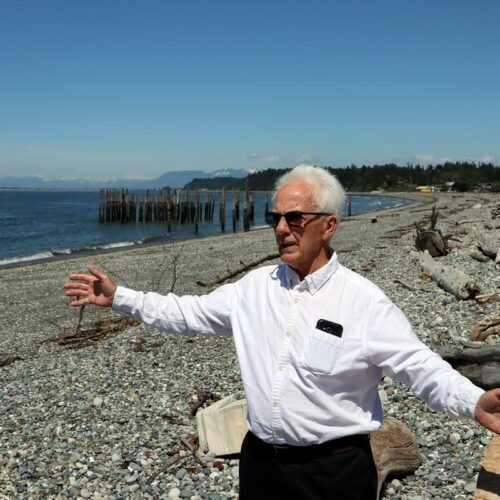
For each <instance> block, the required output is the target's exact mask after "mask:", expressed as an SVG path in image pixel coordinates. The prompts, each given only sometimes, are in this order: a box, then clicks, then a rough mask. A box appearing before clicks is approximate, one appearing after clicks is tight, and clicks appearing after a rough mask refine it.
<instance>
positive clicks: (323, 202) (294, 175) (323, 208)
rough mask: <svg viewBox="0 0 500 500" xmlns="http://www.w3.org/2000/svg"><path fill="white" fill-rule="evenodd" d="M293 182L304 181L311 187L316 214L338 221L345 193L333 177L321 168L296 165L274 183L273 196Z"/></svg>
mask: <svg viewBox="0 0 500 500" xmlns="http://www.w3.org/2000/svg"><path fill="white" fill-rule="evenodd" d="M295 181H305V182H307V183H309V184H310V185H311V186H312V188H313V199H314V203H315V205H316V210H317V211H318V212H327V213H329V214H334V215H336V216H337V220H339V221H340V217H341V215H342V208H343V207H344V200H345V191H344V188H343V187H342V185H341V184H340V182H339V181H338V180H337V178H336V177H335V176H334V175H332V174H331V173H330V172H328V170H326V169H324V168H321V167H314V166H312V165H298V166H296V167H295V168H293V169H292V170H290V171H289V172H287V173H286V174H284V175H282V176H281V177H280V178H279V179H278V180H277V181H276V186H275V195H276V191H278V190H279V189H281V188H282V187H284V186H286V185H287V184H290V182H295Z"/></svg>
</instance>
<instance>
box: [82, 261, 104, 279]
mask: <svg viewBox="0 0 500 500" xmlns="http://www.w3.org/2000/svg"><path fill="white" fill-rule="evenodd" d="M87 269H88V270H89V273H91V274H93V275H94V276H95V277H96V278H99V279H100V280H102V279H104V278H105V277H106V274H105V273H103V272H102V271H101V270H100V269H98V268H97V267H94V266H93V265H92V264H89V265H88V266H87Z"/></svg>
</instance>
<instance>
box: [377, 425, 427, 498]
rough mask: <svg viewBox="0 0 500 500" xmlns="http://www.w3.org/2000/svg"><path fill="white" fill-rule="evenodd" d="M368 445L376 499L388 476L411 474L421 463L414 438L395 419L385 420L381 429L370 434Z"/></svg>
mask: <svg viewBox="0 0 500 500" xmlns="http://www.w3.org/2000/svg"><path fill="white" fill-rule="evenodd" d="M370 445H371V448H372V453H373V459H374V460H375V465H376V466H377V474H378V498H380V493H381V491H382V486H383V485H384V482H385V481H386V479H387V477H388V476H391V475H392V476H405V475H408V474H411V473H413V472H414V471H415V470H417V469H418V467H420V464H421V463H422V457H421V455H420V453H419V451H418V446H417V442H416V440H415V437H414V436H413V434H412V432H411V431H410V429H409V428H408V427H406V425H404V424H403V423H402V422H400V421H399V420H397V419H395V418H392V417H387V418H385V419H384V425H383V426H382V428H381V429H380V430H378V431H376V432H372V433H371V434H370Z"/></svg>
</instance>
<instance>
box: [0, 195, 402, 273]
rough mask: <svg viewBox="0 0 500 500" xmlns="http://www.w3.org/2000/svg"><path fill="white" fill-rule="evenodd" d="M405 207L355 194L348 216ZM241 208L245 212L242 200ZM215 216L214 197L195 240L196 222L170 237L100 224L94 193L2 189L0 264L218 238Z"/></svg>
mask: <svg viewBox="0 0 500 500" xmlns="http://www.w3.org/2000/svg"><path fill="white" fill-rule="evenodd" d="M253 196H254V210H255V216H254V222H253V225H252V226H251V227H253V228H256V227H261V226H264V225H265V222H264V211H265V202H266V194H265V193H254V195H253ZM229 198H231V197H230V196H229ZM214 199H216V198H215V197H214ZM269 199H270V198H269ZM203 200H204V199H203V194H202V196H201V201H203ZM408 203H410V202H409V201H408V200H405V199H402V198H393V197H384V196H358V195H355V196H353V197H352V214H353V215H356V214H360V213H366V212H370V211H374V210H381V209H383V208H392V207H397V206H402V205H406V204H408ZM240 210H241V212H242V210H243V198H241V201H240ZM218 213H219V203H218V200H217V199H216V204H215V214H216V215H215V217H214V220H213V221H202V222H200V223H199V232H198V236H196V235H195V230H194V224H175V225H172V227H171V232H170V233H168V232H167V225H166V223H165V222H155V223H147V224H145V223H136V224H134V223H127V224H121V223H120V222H114V223H104V224H101V223H99V222H98V217H99V192H98V191H39V190H0V266H5V265H16V264H22V263H24V262H28V261H36V260H42V259H50V258H55V257H57V256H58V255H70V254H75V253H80V252H86V251H95V250H106V249H112V248H117V247H127V246H133V245H140V244H144V243H147V242H150V241H155V240H158V241H179V240H186V239H192V238H196V237H203V236H209V235H217V234H221V231H220V222H219V218H218ZM242 219H243V217H242V214H241V216H240V220H239V222H238V224H237V231H238V232H239V231H242V230H243V227H242V226H243V222H242ZM231 232H232V220H231V199H229V201H227V200H226V233H231Z"/></svg>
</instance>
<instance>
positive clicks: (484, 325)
mask: <svg viewBox="0 0 500 500" xmlns="http://www.w3.org/2000/svg"><path fill="white" fill-rule="evenodd" d="M499 334H500V315H498V314H496V315H493V316H488V317H487V318H484V319H482V320H481V321H479V323H477V325H476V326H475V327H474V328H473V329H472V334H471V339H472V340H478V341H483V340H486V339H487V338H488V337H489V336H490V335H499Z"/></svg>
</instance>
